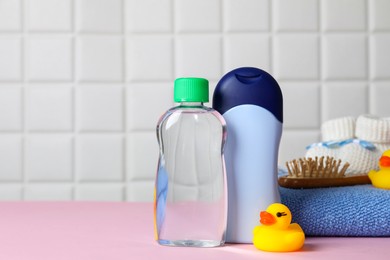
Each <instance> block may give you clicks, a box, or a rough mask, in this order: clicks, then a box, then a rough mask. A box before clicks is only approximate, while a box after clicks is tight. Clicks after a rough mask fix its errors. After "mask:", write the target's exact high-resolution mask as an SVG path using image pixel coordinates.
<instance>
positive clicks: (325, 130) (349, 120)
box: [305, 117, 356, 159]
mask: <svg viewBox="0 0 390 260" xmlns="http://www.w3.org/2000/svg"><path fill="white" fill-rule="evenodd" d="M355 122H356V119H355V118H354V117H342V118H336V119H332V120H329V121H326V122H324V123H323V124H322V126H321V135H322V142H321V143H316V144H312V145H310V146H308V147H307V151H306V155H305V157H306V158H309V157H311V158H315V157H322V156H324V157H327V156H329V157H334V158H337V159H338V153H339V146H338V142H339V141H343V140H346V139H350V138H353V137H354V134H355Z"/></svg>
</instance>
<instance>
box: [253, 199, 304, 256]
mask: <svg viewBox="0 0 390 260" xmlns="http://www.w3.org/2000/svg"><path fill="white" fill-rule="evenodd" d="M291 219H292V216H291V212H290V210H289V209H288V208H287V207H286V206H285V205H283V204H281V203H274V204H271V205H270V206H269V207H268V208H267V210H266V211H262V212H260V223H261V224H262V225H260V226H256V227H255V228H254V229H253V244H254V245H255V247H256V248H257V249H260V250H263V251H270V252H291V251H297V250H299V249H300V248H302V246H303V243H304V242H305V233H303V230H302V228H301V227H300V226H299V225H298V224H296V223H292V224H290V223H291Z"/></svg>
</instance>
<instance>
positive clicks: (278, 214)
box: [276, 212, 287, 218]
mask: <svg viewBox="0 0 390 260" xmlns="http://www.w3.org/2000/svg"><path fill="white" fill-rule="evenodd" d="M276 216H277V217H278V218H280V217H283V216H287V214H286V213H284V212H278V213H276Z"/></svg>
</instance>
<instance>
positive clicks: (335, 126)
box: [321, 117, 356, 142]
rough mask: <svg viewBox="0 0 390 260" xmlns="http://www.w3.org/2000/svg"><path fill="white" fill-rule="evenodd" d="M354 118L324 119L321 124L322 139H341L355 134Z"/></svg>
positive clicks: (325, 140) (352, 136)
mask: <svg viewBox="0 0 390 260" xmlns="http://www.w3.org/2000/svg"><path fill="white" fill-rule="evenodd" d="M355 125H356V118H354V117H342V118H336V119H332V120H329V121H326V122H324V123H323V124H322V126H321V134H322V141H323V142H328V141H342V140H346V139H350V138H354V136H355Z"/></svg>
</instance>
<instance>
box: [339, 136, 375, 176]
mask: <svg viewBox="0 0 390 260" xmlns="http://www.w3.org/2000/svg"><path fill="white" fill-rule="evenodd" d="M344 143H345V144H343V143H341V146H340V149H339V152H338V154H337V158H338V159H340V160H341V161H343V162H348V163H349V167H348V169H347V172H346V175H363V174H368V172H369V171H370V170H374V169H377V168H378V159H379V157H380V156H381V153H378V149H376V148H375V146H374V145H372V144H371V143H368V142H365V141H363V140H359V139H349V140H346V141H345V142H344Z"/></svg>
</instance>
